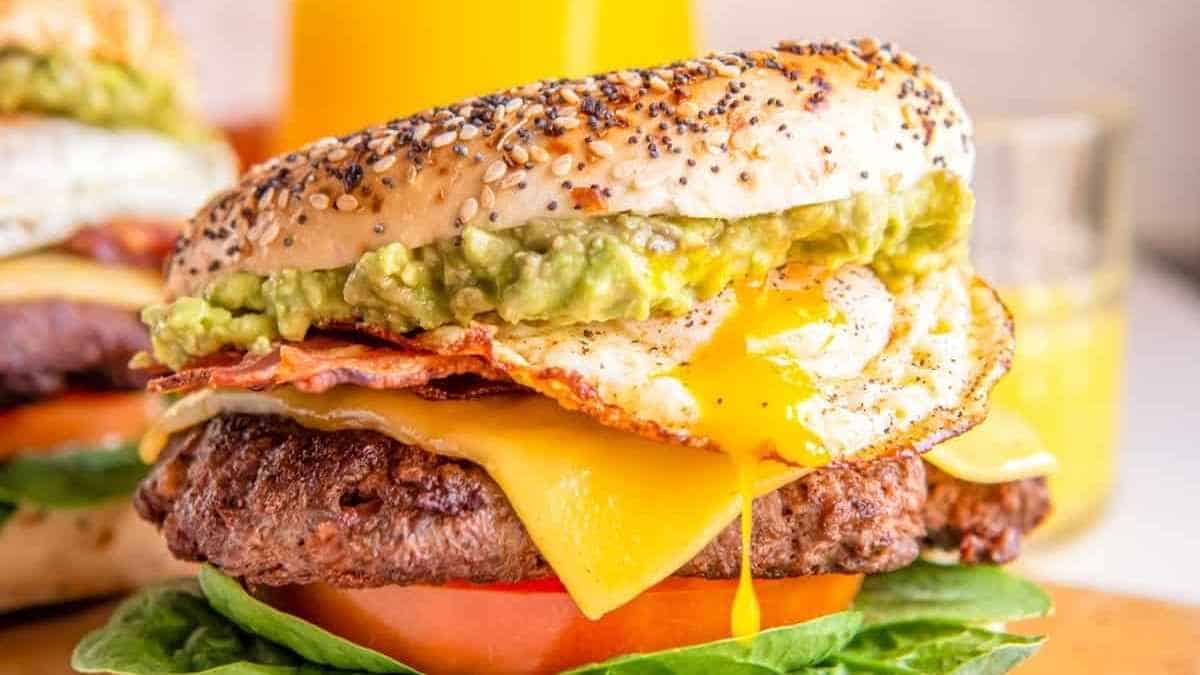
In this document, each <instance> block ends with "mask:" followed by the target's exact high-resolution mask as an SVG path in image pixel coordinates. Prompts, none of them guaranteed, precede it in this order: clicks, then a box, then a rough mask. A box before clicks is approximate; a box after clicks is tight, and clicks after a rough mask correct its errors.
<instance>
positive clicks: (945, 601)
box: [854, 561, 1051, 625]
mask: <svg viewBox="0 0 1200 675" xmlns="http://www.w3.org/2000/svg"><path fill="white" fill-rule="evenodd" d="M854 609H856V610H858V611H860V612H862V613H863V614H864V615H865V617H866V622H867V624H868V625H871V624H879V623H888V622H897V621H915V620H936V621H953V622H960V623H965V624H985V623H1002V622H1007V621H1018V620H1021V619H1029V618H1033V617H1039V616H1045V615H1046V614H1048V613H1049V612H1050V610H1051V603H1050V598H1049V597H1048V596H1047V595H1046V594H1045V593H1044V592H1043V591H1042V590H1041V589H1040V588H1038V587H1037V585H1035V584H1034V583H1032V582H1030V581H1027V580H1025V579H1022V578H1020V577H1017V576H1014V575H1011V574H1009V573H1008V572H1005V571H1004V570H1003V569H1002V568H1000V567H996V566H993V565H976V566H971V567H966V566H960V565H935V564H933V563H928V562H924V561H917V562H916V563H913V564H912V565H911V566H909V567H906V568H904V569H902V570H897V571H895V572H889V573H887V574H879V575H872V576H868V577H866V578H865V579H864V580H863V585H862V590H860V591H859V593H858V597H857V598H855V600H854Z"/></svg>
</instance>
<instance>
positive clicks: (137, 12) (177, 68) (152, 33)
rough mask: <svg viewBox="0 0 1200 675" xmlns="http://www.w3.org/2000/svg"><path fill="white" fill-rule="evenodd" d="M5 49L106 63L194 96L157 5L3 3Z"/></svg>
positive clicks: (105, 0)
mask: <svg viewBox="0 0 1200 675" xmlns="http://www.w3.org/2000/svg"><path fill="white" fill-rule="evenodd" d="M0 48H4V49H25V50H28V51H30V52H33V53H35V54H43V55H45V54H68V55H71V56H77V57H82V58H89V59H96V60H99V61H105V62H108V63H113V64H116V65H121V66H125V67H127V68H129V69H130V70H133V71H136V72H139V73H141V74H144V75H148V76H151V77H154V78H157V79H161V80H166V81H170V82H173V83H176V88H177V89H178V90H179V93H178V96H180V97H182V98H186V99H189V100H190V99H191V98H192V96H193V74H192V72H191V70H190V65H189V64H188V62H187V59H186V58H185V57H184V52H183V49H182V47H181V46H180V44H179V41H178V38H177V36H176V34H175V32H174V30H173V29H172V28H171V26H170V23H169V22H168V21H167V20H166V16H165V15H164V13H163V11H162V9H161V7H160V5H159V2H157V0H0Z"/></svg>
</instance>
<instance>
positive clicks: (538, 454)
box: [142, 387, 805, 619]
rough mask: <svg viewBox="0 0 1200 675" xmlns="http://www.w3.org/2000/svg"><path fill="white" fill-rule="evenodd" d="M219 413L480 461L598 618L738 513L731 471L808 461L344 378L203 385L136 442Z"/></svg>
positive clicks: (763, 486)
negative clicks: (265, 388) (263, 386)
mask: <svg viewBox="0 0 1200 675" xmlns="http://www.w3.org/2000/svg"><path fill="white" fill-rule="evenodd" d="M225 412H244V413H252V414H277V415H286V416H288V417H291V418H293V419H295V420H297V421H298V422H300V423H301V424H303V425H305V426H308V427H312V428H316V429H323V430H336V429H345V428H356V429H371V430H374V431H378V432H380V433H383V434H386V435H388V436H391V437H392V438H395V439H397V440H399V441H401V442H404V443H409V444H412V445H415V446H419V447H421V448H425V449H427V450H429V451H431V452H436V453H438V454H442V455H446V456H450V457H458V458H462V459H466V460H469V461H471V462H475V463H477V464H479V465H480V466H482V467H484V469H486V470H487V472H488V473H489V474H490V475H491V476H492V478H493V479H495V481H496V482H497V484H499V485H500V487H501V489H502V490H504V493H505V495H506V496H507V497H508V499H509V501H510V502H511V503H512V506H513V508H514V510H515V511H516V513H517V515H518V516H519V517H520V519H521V521H522V522H523V523H524V524H525V527H526V529H527V530H528V531H529V536H530V537H531V538H532V540H533V542H534V543H535V544H536V545H537V547H538V550H539V551H541V553H542V555H543V556H544V557H545V558H546V561H547V562H548V563H549V564H550V566H551V567H553V568H554V571H555V572H556V573H557V574H558V576H559V578H560V579H561V580H562V583H563V585H564V586H566V588H567V590H568V591H569V592H570V594H571V597H572V598H573V599H574V600H575V603H576V604H577V605H578V606H579V609H580V610H581V611H582V612H583V614H584V615H585V616H587V617H589V618H592V619H596V618H599V617H600V616H602V615H603V614H605V613H606V612H609V611H611V610H613V609H615V608H617V607H619V606H621V605H623V604H625V603H626V602H628V601H629V600H631V599H633V598H634V597H636V596H637V595H638V594H639V593H641V592H642V591H644V590H646V589H647V588H649V587H650V586H652V585H654V584H655V583H657V582H659V581H661V580H662V579H664V578H666V577H667V576H669V575H671V574H672V573H673V572H674V571H675V570H677V569H678V568H680V567H681V566H683V564H684V563H686V562H687V561H688V560H690V559H691V558H693V557H694V556H695V555H696V554H697V553H699V552H700V549H702V548H703V547H704V546H705V545H706V544H707V543H708V542H709V541H711V540H712V539H713V538H714V537H715V536H716V535H717V534H718V533H719V532H720V531H721V530H722V529H723V528H724V527H726V526H727V525H728V524H729V523H730V522H731V521H732V520H733V519H734V517H735V516H736V515H737V514H738V512H739V509H740V507H741V499H740V491H739V483H738V480H739V479H738V476H739V473H743V475H746V476H748V486H747V487H748V492H749V494H751V495H753V496H758V495H763V494H766V493H768V492H772V491H774V490H776V489H778V488H780V487H782V486H783V485H785V484H787V483H789V482H791V481H793V480H796V479H797V478H799V477H800V476H802V475H804V473H805V470H804V469H800V468H796V467H790V466H786V465H784V464H780V463H777V462H774V461H754V462H752V463H750V464H748V465H745V466H741V467H734V466H733V465H732V464H731V460H730V458H729V457H728V456H727V455H724V454H721V453H716V452H710V451H706V450H700V449H695V448H688V447H682V446H674V445H665V444H663V443H658V442H655V441H651V440H648V439H644V438H641V437H639V436H635V435H633V434H628V433H625V432H621V431H617V430H614V429H611V428H608V427H604V426H602V425H600V424H597V423H596V422H595V421H593V420H591V419H590V418H588V417H586V416H584V415H581V414H578V413H573V412H568V411H566V410H563V409H562V408H560V407H559V406H558V405H557V404H555V403H554V402H552V401H550V400H549V399H546V398H543V397H540V396H522V397H508V396H500V397H491V398H487V399H481V400H475V401H439V402H432V401H426V400H424V399H421V398H419V397H417V396H415V395H413V394H409V393H405V392H380V391H374V390H369V389H363V388H355V387H342V388H339V389H335V390H333V391H330V392H326V393H324V394H320V395H314V394H304V393H301V392H298V391H295V390H292V389H277V390H274V391H272V392H269V393H257V392H247V391H222V390H216V391H211V390H209V391H201V392H197V393H194V394H191V395H189V396H187V397H185V398H183V399H181V400H180V401H179V402H178V403H176V404H175V405H174V406H173V407H172V408H171V409H170V410H169V411H168V412H167V413H166V414H165V415H164V416H163V417H162V418H161V419H160V420H159V422H158V424H157V425H156V426H155V427H154V428H153V429H152V430H151V432H150V433H149V434H148V435H147V436H146V438H145V440H144V441H143V445H142V451H143V457H144V458H145V459H147V460H153V459H154V458H155V457H156V456H157V454H158V452H159V451H160V450H161V448H162V447H163V445H164V444H165V442H166V439H167V436H169V435H170V434H171V433H174V432H175V431H179V430H182V429H185V428H187V427H190V426H193V425H196V424H199V423H202V422H203V421H204V420H206V419H208V418H211V417H213V416H216V415H219V414H221V413H225Z"/></svg>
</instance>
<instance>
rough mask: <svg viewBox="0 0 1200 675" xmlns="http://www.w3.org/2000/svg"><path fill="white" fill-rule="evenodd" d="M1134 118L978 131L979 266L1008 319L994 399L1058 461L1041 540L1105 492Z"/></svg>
mask: <svg viewBox="0 0 1200 675" xmlns="http://www.w3.org/2000/svg"><path fill="white" fill-rule="evenodd" d="M1128 126H1129V125H1128V116H1127V115H1126V114H1124V113H1123V112H1121V111H1119V110H1118V111H1104V112H1093V111H1089V112H1068V113H1056V114H1041V115H1031V116H1021V117H1016V116H1010V117H1006V118H995V119H984V120H983V121H981V122H980V124H979V125H978V128H977V134H976V142H977V148H978V161H977V169H976V176H975V193H976V197H977V207H976V223H975V229H974V231H973V235H972V237H973V241H972V250H973V255H974V257H975V265H976V268H977V269H978V271H979V272H980V273H981V274H982V275H983V276H984V278H986V279H987V280H988V281H989V282H991V283H992V284H993V285H995V286H996V287H997V288H998V289H999V291H1000V295H1001V297H1002V298H1003V299H1004V301H1005V303H1006V304H1007V305H1008V307H1009V309H1010V310H1011V311H1012V313H1013V316H1014V319H1015V321H1016V334H1017V349H1016V356H1015V359H1014V362H1013V364H1012V370H1011V371H1010V372H1009V374H1008V376H1007V377H1005V378H1004V379H1003V380H1001V382H1000V384H999V385H998V386H997V388H996V391H995V393H994V396H993V402H994V403H993V404H994V405H995V406H997V407H999V408H1007V409H1009V410H1011V411H1014V412H1016V413H1018V414H1020V415H1021V416H1023V417H1024V418H1025V420H1026V421H1027V422H1029V423H1030V424H1031V425H1032V426H1033V427H1034V428H1035V429H1036V430H1037V432H1038V434H1039V435H1040V436H1041V439H1042V441H1043V442H1044V443H1045V444H1046V446H1047V448H1048V449H1049V450H1050V451H1051V452H1053V453H1054V454H1055V455H1056V456H1057V458H1058V463H1059V468H1058V472H1057V473H1056V474H1055V475H1053V476H1051V478H1050V491H1051V497H1052V499H1053V503H1054V513H1053V515H1052V517H1051V519H1050V521H1049V522H1048V523H1047V524H1046V526H1045V527H1044V528H1043V529H1041V530H1039V535H1040V536H1041V537H1042V538H1043V539H1046V538H1053V537H1056V536H1063V535H1067V534H1070V533H1072V532H1076V531H1079V530H1080V529H1082V528H1083V527H1084V526H1086V525H1087V524H1088V523H1089V522H1090V521H1091V520H1092V519H1093V518H1094V517H1095V516H1096V515H1097V514H1098V513H1099V512H1100V511H1101V509H1102V506H1103V505H1104V503H1105V500H1106V498H1107V497H1108V495H1109V493H1110V492H1111V490H1112V485H1113V479H1114V475H1115V472H1114V468H1115V464H1116V455H1117V436H1118V424H1119V422H1120V382H1121V370H1122V363H1123V361H1124V338H1125V323H1126V314H1125V287H1126V282H1127V279H1128V276H1129V263H1130V244H1131V226H1130V217H1129V213H1130V207H1129V180H1128V175H1127V173H1128V165H1129V162H1128V142H1127V141H1128Z"/></svg>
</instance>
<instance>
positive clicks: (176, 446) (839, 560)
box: [135, 414, 1048, 587]
mask: <svg viewBox="0 0 1200 675" xmlns="http://www.w3.org/2000/svg"><path fill="white" fill-rule="evenodd" d="M927 483H929V484H931V485H932V486H933V493H934V494H935V495H938V496H939V498H938V499H935V500H930V499H928V498H927V493H928V490H927ZM955 484H957V485H960V486H966V484H965V483H961V482H960V481H956V480H955V479H953V478H950V477H949V476H946V475H945V474H941V473H927V468H926V466H925V463H924V462H923V461H922V460H921V459H920V458H919V457H917V456H916V455H912V454H903V455H899V456H896V457H890V458H885V459H879V460H875V461H871V462H867V463H863V464H856V465H849V466H836V467H827V468H825V469H821V470H819V471H815V472H813V473H811V474H808V475H807V476H805V477H803V478H801V479H799V480H797V481H795V482H793V483H791V484H790V485H787V486H784V487H783V488H781V489H779V490H777V491H775V492H773V493H771V494H768V495H765V496H763V497H760V498H759V499H758V500H757V501H756V502H755V504H754V519H755V523H754V538H753V547H754V549H753V551H752V564H753V570H754V575H755V576H756V577H760V578H761V577H785V576H799V575H809V574H825V573H859V572H862V573H877V572H884V571H888V570H893V569H898V568H901V567H904V566H906V565H908V564H909V563H911V562H912V561H913V560H914V559H915V558H916V557H917V555H918V553H919V552H920V549H921V546H922V545H923V544H925V543H927V542H928V541H929V534H930V533H931V532H932V533H933V534H934V535H935V540H934V542H933V543H936V544H938V545H940V546H951V547H953V546H958V545H959V544H960V543H961V542H966V541H970V542H972V543H971V547H972V549H971V550H972V551H974V552H975V554H974V555H973V556H971V558H970V560H971V561H978V560H993V561H997V562H1000V561H1004V560H1008V559H1010V558H1011V557H1012V556H1014V555H1015V554H1016V552H1017V551H1016V546H1015V543H1016V542H1017V541H1018V540H1019V538H1020V536H1021V534H1022V533H1023V532H1025V531H1027V530H1029V529H1030V528H1032V527H1033V526H1034V525H1035V524H1036V523H1037V522H1038V521H1039V520H1040V519H1041V518H1042V517H1043V516H1044V515H1045V513H1046V510H1047V503H1048V502H1047V499H1046V487H1045V483H1044V481H1042V480H1040V479H1034V480H1025V481H1017V482H1014V483H1007V484H1004V485H1003V486H969V487H960V488H959V489H958V492H957V494H958V495H959V496H960V497H961V499H960V501H954V500H950V499H945V497H948V496H950V493H949V492H948V491H947V487H946V486H949V485H955ZM135 504H136V506H137V509H138V511H139V512H140V513H141V514H142V516H143V517H144V518H146V519H147V520H150V521H151V522H154V523H156V524H157V525H159V526H160V527H161V528H162V531H163V533H164V535H165V538H166V540H167V543H168V546H169V547H170V549H171V551H172V552H173V553H174V554H175V555H176V556H177V557H179V558H182V559H185V560H192V561H205V562H211V563H213V564H215V565H216V566H218V567H220V568H221V569H222V570H224V571H225V572H226V573H229V574H232V575H234V576H237V577H241V578H243V579H246V580H247V581H250V582H252V583H259V584H267V585H283V584H308V583H314V582H326V583H330V584H334V585H337V586H342V587H371V586H381V585H387V584H408V583H438V582H443V581H448V580H454V579H463V580H471V581H476V582H496V581H519V580H523V579H533V578H539V577H546V576H549V575H551V574H553V572H552V570H551V569H550V568H549V566H548V565H547V564H546V562H545V561H544V560H543V559H542V557H541V556H540V555H539V553H538V551H537V548H536V547H535V546H534V544H533V542H532V541H530V539H529V536H528V534H527V533H526V531H525V528H524V526H523V525H522V524H521V522H520V520H519V519H518V518H517V515H516V514H515V513H514V512H513V509H512V507H511V506H510V505H509V503H508V500H507V499H506V498H505V496H504V493H503V492H502V491H501V490H500V488H499V486H497V485H496V483H495V482H494V481H493V480H492V479H491V478H490V477H489V476H488V475H487V473H486V472H485V471H484V470H483V469H482V468H480V467H479V466H477V465H474V464H472V463H470V462H466V461H461V460H456V459H451V458H447V457H442V456H439V455H435V454H432V453H429V452H426V451H424V450H421V449H419V448H415V447H412V446H409V445H405V444H404V443H400V442H399V441H396V440H394V439H392V438H389V437H387V436H384V435H382V434H379V433H376V432H372V431H350V430H347V431H336V432H325V431H316V430H312V429H307V428H305V427H302V426H300V425H299V424H297V423H296V422H294V421H292V420H289V419H286V418H282V417H273V416H255V415H242V414H228V415H223V416H220V417H217V418H214V419H212V420H210V421H208V422H207V423H206V424H204V425H201V426H198V427H194V428H192V429H190V430H188V431H185V432H181V433H178V434H176V435H175V436H173V437H172V438H171V440H170V442H169V443H168V446H167V448H166V449H165V450H164V452H163V454H162V457H161V458H160V460H159V461H158V463H157V464H156V465H155V467H154V469H153V470H152V472H151V474H150V475H149V476H148V477H147V478H146V480H145V481H144V482H143V483H142V485H141V488H140V490H139V491H138V494H137V497H136V500H135ZM929 523H933V527H932V529H931V528H930V526H929ZM989 542H1000V544H1001V545H1000V546H998V547H996V548H993V549H988V548H987V546H988V544H989ZM740 546H741V544H740V535H739V532H738V526H737V523H736V522H735V523H734V524H731V525H730V526H729V527H728V528H726V529H725V530H724V531H723V532H721V534H720V535H719V536H717V538H716V539H714V540H713V541H712V542H711V543H710V544H709V545H708V546H706V547H705V548H704V549H703V550H702V551H701V552H700V554H699V555H697V556H696V557H695V558H693V559H692V560H691V561H690V562H689V563H688V564H686V565H685V566H684V567H683V568H681V569H680V570H679V571H678V572H677V573H676V574H678V575H681V576H701V577H711V578H732V577H734V576H736V574H737V571H738V561H739V556H740Z"/></svg>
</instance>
